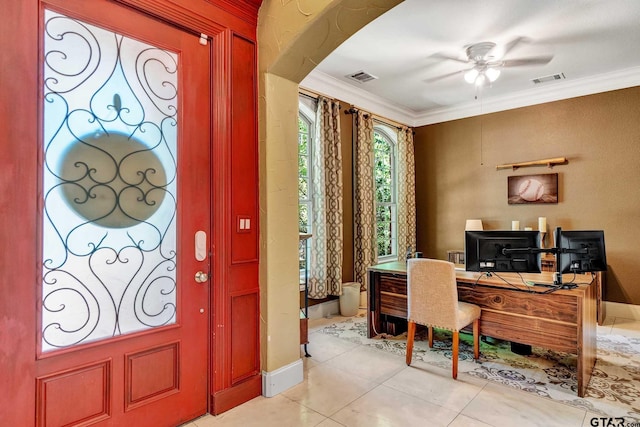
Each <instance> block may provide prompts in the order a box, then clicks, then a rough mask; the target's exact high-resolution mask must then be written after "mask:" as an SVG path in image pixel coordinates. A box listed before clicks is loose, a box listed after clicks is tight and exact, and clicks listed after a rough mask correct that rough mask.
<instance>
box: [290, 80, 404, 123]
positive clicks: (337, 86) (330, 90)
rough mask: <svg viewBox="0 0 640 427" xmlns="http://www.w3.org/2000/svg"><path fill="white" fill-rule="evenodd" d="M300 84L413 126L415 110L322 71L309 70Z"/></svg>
mask: <svg viewBox="0 0 640 427" xmlns="http://www.w3.org/2000/svg"><path fill="white" fill-rule="evenodd" d="M300 86H301V87H303V88H305V89H309V90H310V91H313V92H315V93H319V94H323V95H326V96H329V97H331V98H336V99H338V100H340V101H344V102H348V103H349V104H351V105H353V106H355V107H357V108H361V109H363V110H367V111H369V112H370V113H372V114H375V115H378V116H381V117H386V118H387V119H391V120H393V121H396V122H398V123H403V124H406V125H407V126H414V123H413V120H414V117H416V112H415V111H413V110H410V109H408V108H406V107H402V106H400V105H398V104H396V103H394V102H392V101H389V100H388V99H386V98H383V97H381V96H378V95H374V94H372V93H369V92H367V91H364V90H362V89H360V88H357V87H355V86H353V85H350V84H348V83H345V82H342V81H340V80H338V79H336V78H334V77H331V76H330V75H328V74H325V73H323V72H320V71H317V70H313V71H311V73H309V74H308V75H307V77H305V78H304V79H303V80H302V81H301V82H300Z"/></svg>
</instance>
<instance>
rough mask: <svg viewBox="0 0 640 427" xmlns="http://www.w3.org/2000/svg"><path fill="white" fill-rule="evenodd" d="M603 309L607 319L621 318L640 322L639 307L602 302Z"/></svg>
mask: <svg viewBox="0 0 640 427" xmlns="http://www.w3.org/2000/svg"><path fill="white" fill-rule="evenodd" d="M604 309H605V313H606V315H607V318H610V317H623V318H625V319H634V320H640V305H633V304H623V303H619V302H610V301H604Z"/></svg>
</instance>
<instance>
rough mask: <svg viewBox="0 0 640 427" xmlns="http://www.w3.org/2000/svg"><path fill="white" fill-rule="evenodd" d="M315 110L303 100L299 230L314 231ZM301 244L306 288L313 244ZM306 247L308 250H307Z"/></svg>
mask: <svg viewBox="0 0 640 427" xmlns="http://www.w3.org/2000/svg"><path fill="white" fill-rule="evenodd" d="M314 117H315V114H314V111H313V110H312V109H311V108H309V106H308V105H307V104H306V103H304V102H302V100H301V102H300V103H299V110H298V231H299V232H300V233H310V234H311V233H313V226H312V224H313V215H314V212H313V185H312V179H313V144H314V128H315V120H314V119H313V118H314ZM309 243H310V241H308V242H307V244H301V245H299V248H298V251H299V254H298V259H299V261H300V265H299V270H300V286H301V288H300V289H301V290H304V285H303V284H304V282H305V278H306V277H307V275H308V272H307V271H306V269H307V268H309V267H310V266H309V265H308V262H307V260H308V259H309V256H310V252H311V245H310V244H309ZM305 249H306V250H305Z"/></svg>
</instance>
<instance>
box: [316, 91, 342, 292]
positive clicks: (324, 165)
mask: <svg viewBox="0 0 640 427" xmlns="http://www.w3.org/2000/svg"><path fill="white" fill-rule="evenodd" d="M315 134H316V139H315V141H314V142H315V143H314V144H312V145H313V148H312V149H313V154H312V159H313V166H312V177H311V185H312V188H313V191H312V194H313V196H312V197H313V215H312V224H311V230H312V233H313V237H312V238H311V240H310V246H311V254H310V258H309V298H314V299H320V298H326V297H327V295H340V294H341V293H342V246H343V237H342V221H343V219H342V213H343V209H342V143H341V140H340V104H339V103H338V102H336V101H333V100H331V99H328V98H324V97H319V98H318V109H317V111H316V133H315Z"/></svg>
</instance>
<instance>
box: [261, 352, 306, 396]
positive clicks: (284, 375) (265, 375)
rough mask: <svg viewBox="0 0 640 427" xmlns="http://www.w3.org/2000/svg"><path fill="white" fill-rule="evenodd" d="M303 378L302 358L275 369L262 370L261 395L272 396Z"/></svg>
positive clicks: (298, 382)
mask: <svg viewBox="0 0 640 427" xmlns="http://www.w3.org/2000/svg"><path fill="white" fill-rule="evenodd" d="M303 380H304V367H303V364H302V359H298V360H296V361H295V362H293V363H290V364H288V365H286V366H283V367H282V368H278V369H276V370H275V371H271V372H266V371H262V395H263V396H264V397H273V396H275V395H277V394H280V393H282V392H283V391H285V390H287V389H289V388H291V387H293V386H294V385H296V384H300V383H301V382H302V381H303Z"/></svg>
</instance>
